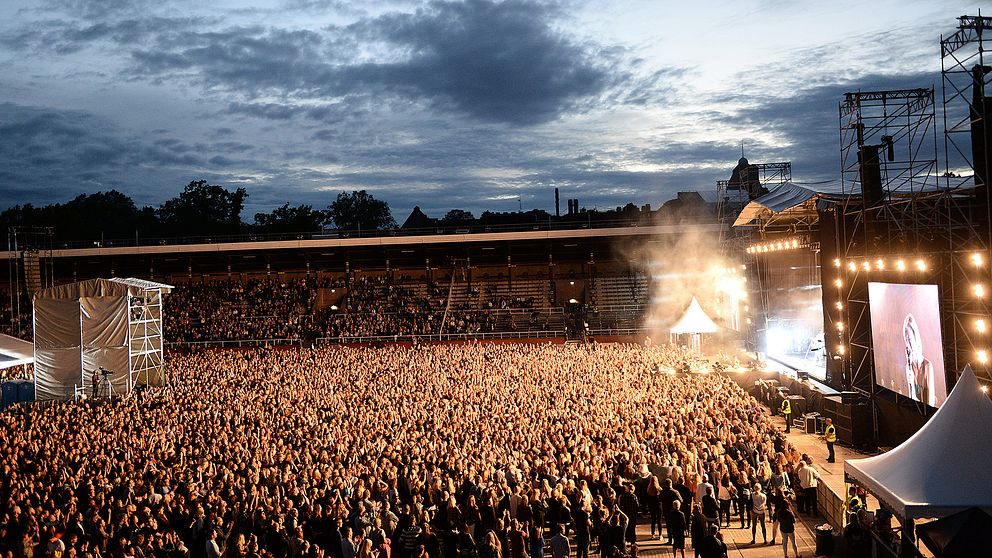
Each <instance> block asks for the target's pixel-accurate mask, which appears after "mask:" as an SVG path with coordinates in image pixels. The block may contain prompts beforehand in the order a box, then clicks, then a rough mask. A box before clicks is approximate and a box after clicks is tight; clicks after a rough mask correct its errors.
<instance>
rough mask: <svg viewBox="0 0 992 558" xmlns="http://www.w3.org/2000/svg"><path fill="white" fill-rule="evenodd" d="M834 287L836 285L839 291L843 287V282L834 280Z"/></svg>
mask: <svg viewBox="0 0 992 558" xmlns="http://www.w3.org/2000/svg"><path fill="white" fill-rule="evenodd" d="M834 285H837V288H838V289H839V288H841V287H843V286H844V282H843V281H841V280H840V279H836V280H835V281H834Z"/></svg>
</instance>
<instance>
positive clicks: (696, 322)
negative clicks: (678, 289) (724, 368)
mask: <svg viewBox="0 0 992 558" xmlns="http://www.w3.org/2000/svg"><path fill="white" fill-rule="evenodd" d="M719 330H720V328H718V327H717V326H716V324H715V323H713V320H711V319H710V317H709V316H707V315H706V312H705V311H704V310H703V307H702V306H700V305H699V301H698V300H696V297H692V302H690V303H689V307H688V308H686V309H685V312H683V313H682V317H681V318H679V321H677V322H675V325H673V326H672V327H671V328H670V329H669V335H670V336H671V340H672V342H673V343H674V342H675V341H676V337H677V336H679V335H689V348H691V349H692V350H693V351H694V352H699V350H700V349H701V348H702V345H703V341H702V335H701V334H703V333H716V332H717V331H719Z"/></svg>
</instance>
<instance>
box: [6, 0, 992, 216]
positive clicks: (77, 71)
mask: <svg viewBox="0 0 992 558" xmlns="http://www.w3.org/2000/svg"><path fill="white" fill-rule="evenodd" d="M972 13H977V6H975V5H974V4H968V3H959V2H956V1H953V0H951V1H944V0H942V1H941V2H933V1H932V0H895V1H890V0H880V1H875V2H863V1H858V2H848V1H831V2H812V1H809V2H806V1H802V2H794V1H792V2H790V1H784V0H764V1H747V0H736V1H730V2H711V1H708V0H704V1H699V2H685V1H671V2H670V1H662V0H560V1H531V0H506V1H498V0H466V1H452V2H449V1H427V2H416V1H400V0H363V1H357V0H356V1H349V0H269V1H256V2H251V1H248V0H243V1H239V0H215V1H212V2H202V1H200V0H189V1H186V0H154V1H152V0H38V1H30V0H3V2H0V207H7V206H10V205H13V204H19V203H28V202H30V203H35V204H44V203H50V202H52V201H64V200H68V199H70V198H71V197H73V196H75V195H77V194H79V193H83V192H96V191H100V190H109V189H111V188H116V189H119V190H121V191H123V192H125V193H127V194H129V195H131V196H132V197H133V198H134V199H135V201H136V202H137V203H138V204H139V205H144V204H150V205H158V204H159V203H161V202H162V201H163V200H165V199H167V198H169V197H172V196H174V195H176V194H177V193H178V192H179V191H180V190H181V189H182V187H183V186H184V185H185V184H186V183H188V182H189V181H191V180H194V179H199V178H203V179H206V180H209V181H210V182H211V183H214V184H221V185H223V186H226V187H230V188H234V187H241V186H243V187H245V188H246V189H247V190H248V192H249V194H250V198H249V200H248V207H247V211H246V212H245V215H244V217H245V218H246V220H250V216H251V215H252V214H253V213H254V212H256V211H265V210H269V209H271V208H272V207H274V206H276V205H281V204H282V203H284V202H290V203H293V204H297V203H310V204H313V205H314V206H317V207H324V206H326V205H327V204H328V203H329V202H330V201H331V199H333V197H334V196H335V195H336V194H337V193H338V192H340V191H342V190H349V191H350V190H354V189H366V190H369V191H370V192H372V193H373V194H374V195H375V196H376V197H379V198H381V199H385V200H386V201H387V202H389V203H390V205H391V206H392V208H393V213H394V215H395V216H396V218H397V220H398V221H400V222H402V219H403V218H404V217H405V216H406V214H407V213H408V212H409V210H410V209H411V208H412V207H413V206H414V205H418V204H419V205H420V206H421V207H422V208H424V209H425V210H426V211H427V213H428V214H429V215H432V216H440V214H442V213H443V212H444V211H446V210H448V209H450V208H464V209H469V210H471V211H474V212H475V213H476V214H478V213H479V212H481V211H482V210H485V209H492V210H497V211H510V210H516V208H517V207H518V201H517V199H518V197H519V198H520V200H521V202H520V203H521V204H522V205H523V207H524V208H525V209H528V208H533V207H538V208H544V209H548V210H553V208H554V198H553V189H554V187H556V186H557V187H559V188H561V191H562V198H563V199H565V198H573V197H574V198H578V199H579V200H580V202H581V204H582V205H584V206H587V207H599V208H609V207H613V206H616V205H622V204H625V203H627V202H629V201H633V202H635V203H638V204H641V203H651V204H652V205H654V206H657V205H659V204H660V203H661V202H663V201H665V200H667V199H670V198H671V197H673V196H674V194H675V192H677V191H680V190H704V189H712V188H713V187H714V183H715V181H716V180H720V179H726V178H727V177H729V173H730V170H731V168H732V167H733V165H734V164H735V162H736V160H737V158H738V157H739V156H740V144H741V142H742V141H743V142H744V144H745V149H746V153H747V156H748V158H749V159H750V160H752V161H753V162H771V161H784V160H787V161H792V163H793V176H794V178H795V179H796V180H800V181H816V180H830V179H836V178H837V177H838V167H839V162H838V160H839V157H838V154H837V151H838V147H837V146H838V137H837V103H838V101H839V100H840V98H841V96H842V94H843V93H844V92H845V91H852V90H857V89H862V90H870V89H883V88H885V89H888V88H895V87H929V86H931V85H934V86H936V87H937V88H938V93H939V88H940V75H939V71H940V59H939V44H938V41H939V36H940V34H941V33H944V34H949V33H951V32H953V30H954V28H955V26H956V23H957V22H956V20H955V18H956V17H957V16H959V15H963V14H972ZM562 205H563V207H564V203H563V204H562Z"/></svg>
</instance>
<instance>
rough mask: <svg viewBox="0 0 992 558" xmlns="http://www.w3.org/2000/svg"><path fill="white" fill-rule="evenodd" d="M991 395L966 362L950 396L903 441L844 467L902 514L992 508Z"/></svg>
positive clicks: (911, 515)
mask: <svg viewBox="0 0 992 558" xmlns="http://www.w3.org/2000/svg"><path fill="white" fill-rule="evenodd" d="M989 459H992V401H990V400H989V398H988V396H987V395H986V394H985V393H983V392H982V391H981V385H980V383H979V381H978V379H977V378H975V374H974V373H973V372H972V371H971V367H970V366H969V367H965V370H964V372H963V373H962V374H961V377H960V378H959V379H958V382H957V384H956V385H955V386H954V389H953V390H951V393H950V395H948V396H947V400H946V401H945V402H944V404H943V405H942V406H941V407H940V408H939V409H938V410H937V412H936V413H934V415H933V416H932V417H931V418H930V420H929V421H928V422H927V423H926V424H925V425H923V428H920V430H919V431H917V432H916V434H913V435H912V436H911V437H910V438H909V439H908V440H906V441H905V442H903V443H902V444H900V445H899V446H898V447H896V448H894V449H892V450H890V451H888V452H886V453H883V454H881V455H876V456H874V457H868V458H865V459H848V460H846V461H845V462H844V473H845V475H846V476H847V477H849V478H851V479H854V480H855V481H857V482H858V483H859V484H861V485H862V486H864V487H865V488H866V489H867V490H868V491H869V492H871V493H872V494H874V495H875V496H876V497H877V498H878V499H879V500H880V501H881V502H883V503H884V504H885V505H886V506H887V507H888V508H889V509H891V510H892V511H893V512H894V513H895V514H896V515H898V516H899V517H901V518H903V519H918V518H926V517H944V516H947V515H951V514H953V513H956V512H959V511H962V510H965V509H967V508H971V507H977V508H982V509H983V510H985V511H987V512H992V482H990V479H989Z"/></svg>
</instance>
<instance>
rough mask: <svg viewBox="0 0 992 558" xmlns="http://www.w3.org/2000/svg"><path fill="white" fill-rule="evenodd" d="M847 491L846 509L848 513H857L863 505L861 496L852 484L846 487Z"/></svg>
mask: <svg viewBox="0 0 992 558" xmlns="http://www.w3.org/2000/svg"><path fill="white" fill-rule="evenodd" d="M847 493H848V496H849V497H848V499H847V511H848V512H850V513H858V512H859V511H861V508H862V507H863V506H864V503H863V502H862V501H861V496H859V495H858V489H857V488H856V487H854V486H852V487H851V488H850V489H848V491H847Z"/></svg>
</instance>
